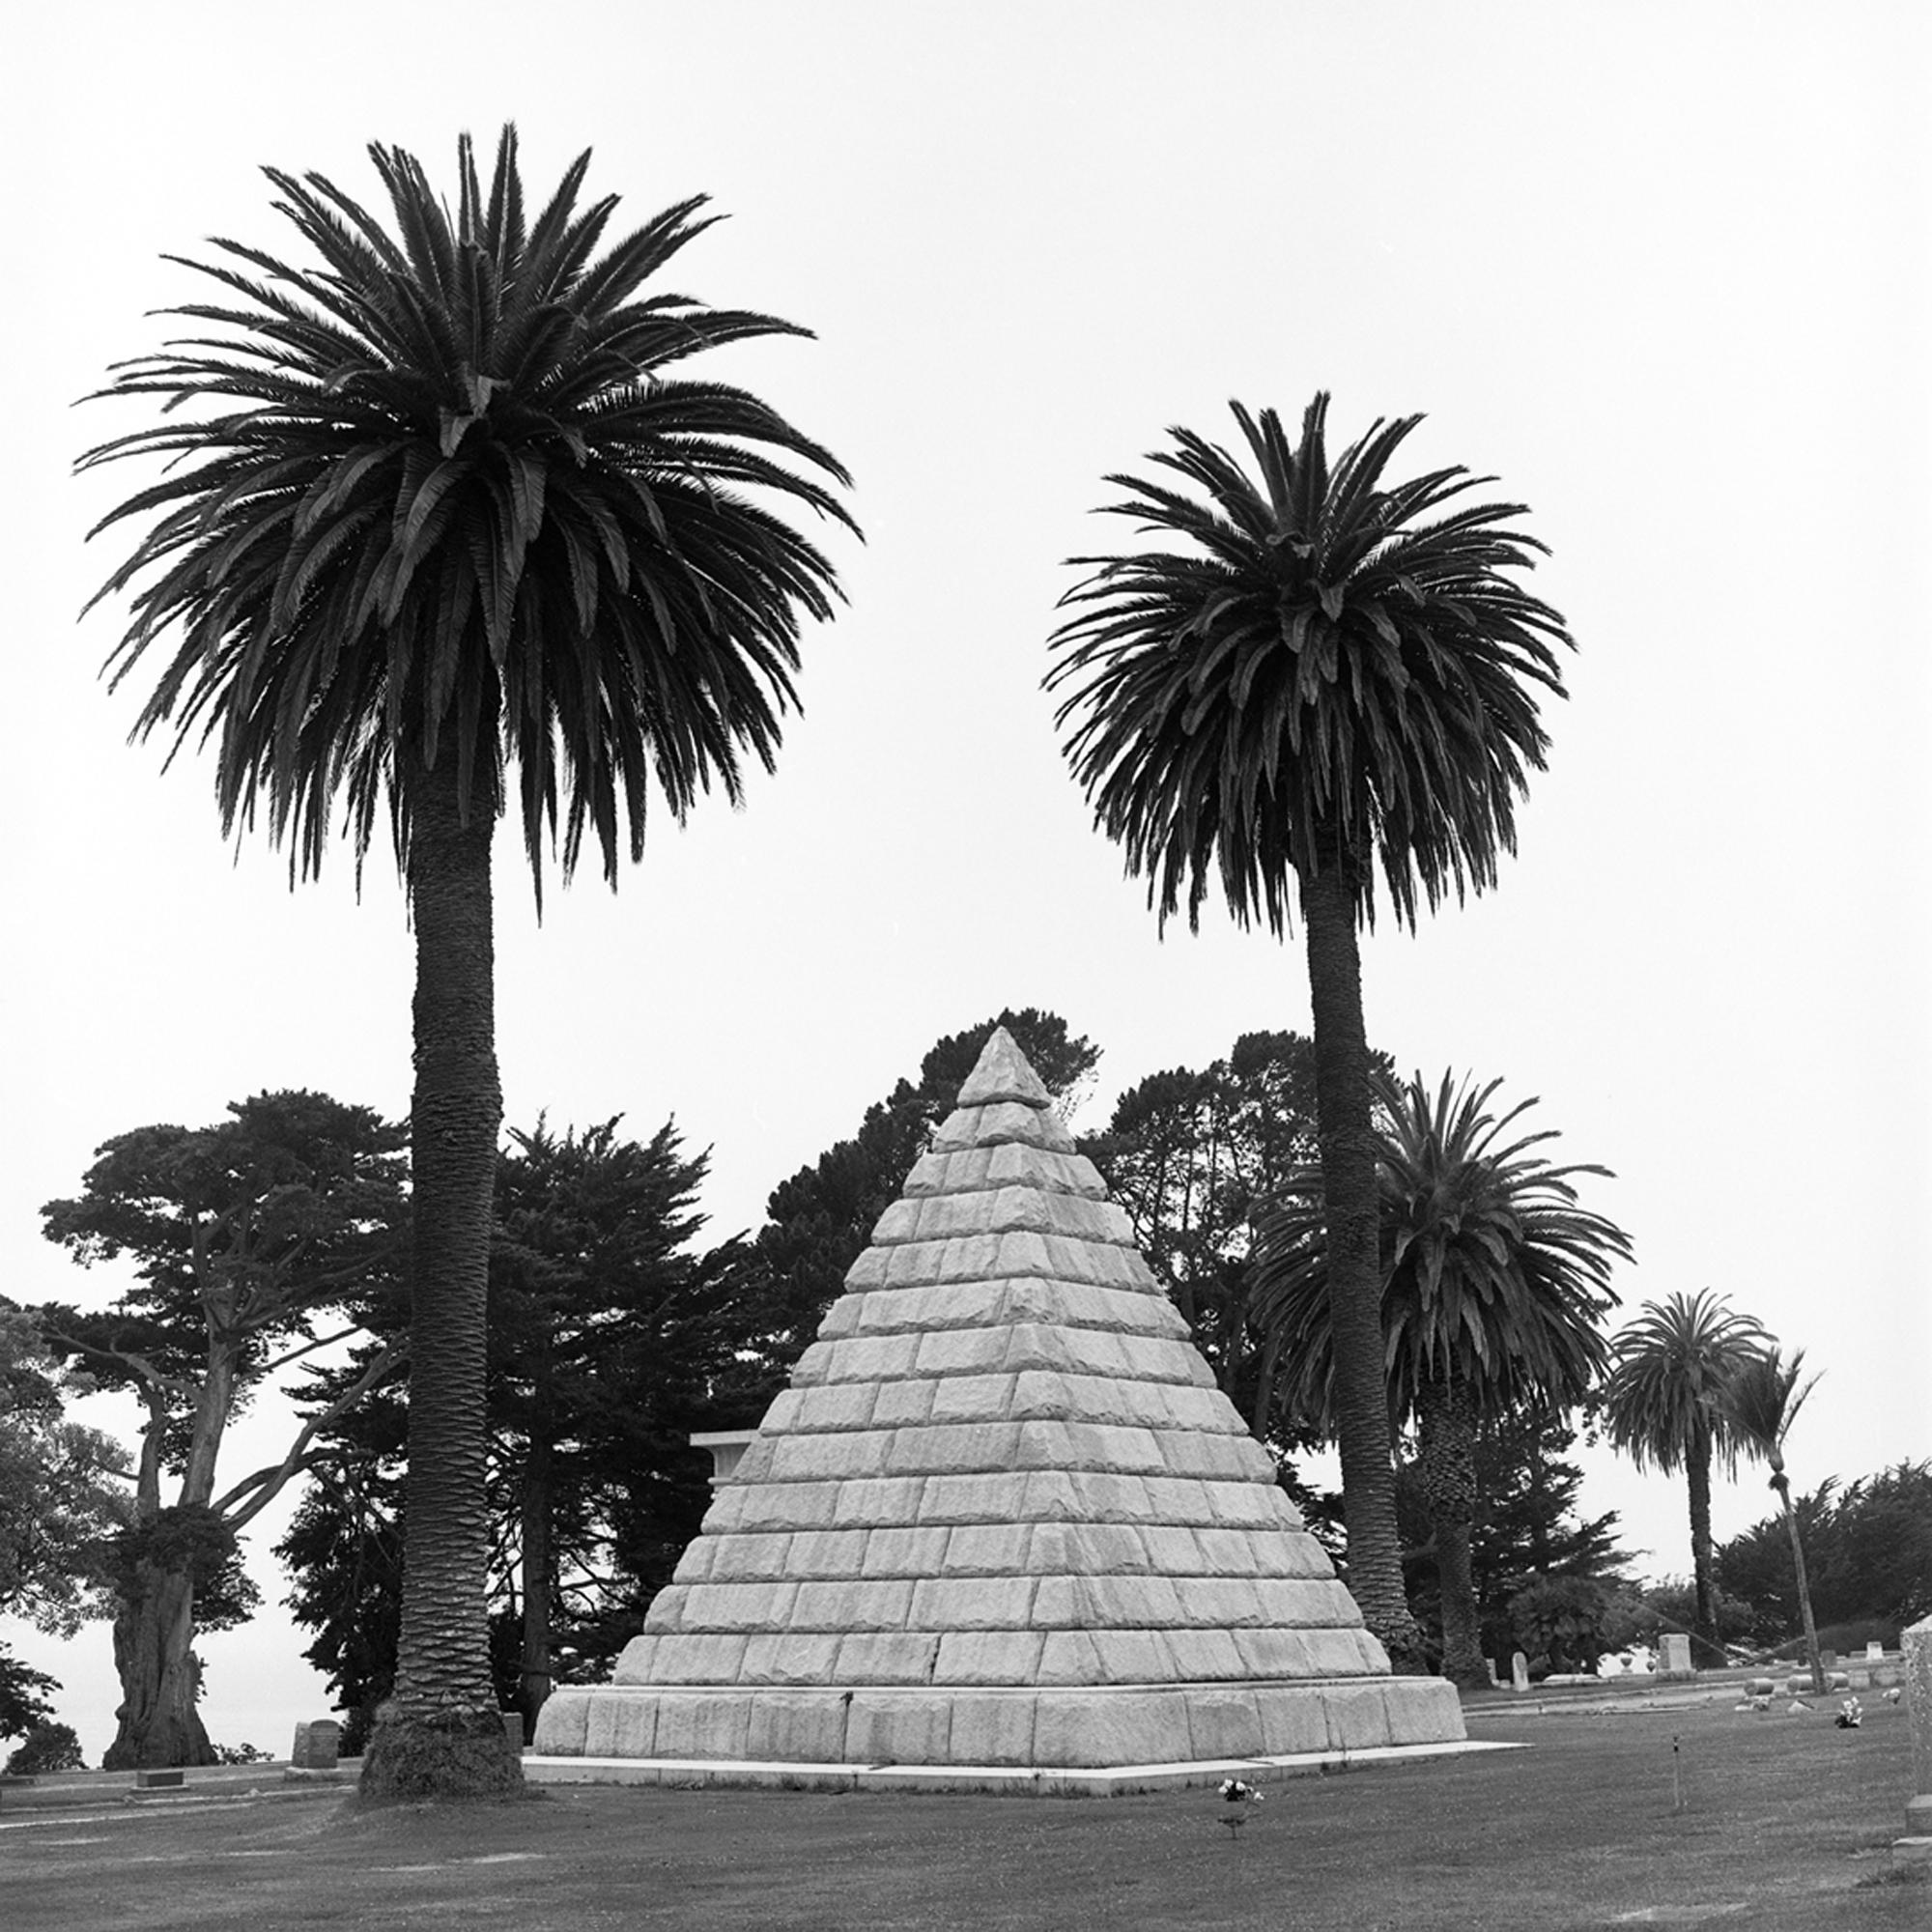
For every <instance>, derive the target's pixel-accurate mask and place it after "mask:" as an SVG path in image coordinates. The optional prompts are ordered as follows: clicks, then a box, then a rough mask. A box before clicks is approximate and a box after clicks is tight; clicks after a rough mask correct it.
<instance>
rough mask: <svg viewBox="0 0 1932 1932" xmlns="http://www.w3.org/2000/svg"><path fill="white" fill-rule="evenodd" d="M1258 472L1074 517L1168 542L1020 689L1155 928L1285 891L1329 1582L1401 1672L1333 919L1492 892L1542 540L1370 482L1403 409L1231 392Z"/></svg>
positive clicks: (1352, 958)
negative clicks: (1312, 1130) (1358, 417)
mask: <svg viewBox="0 0 1932 1932" xmlns="http://www.w3.org/2000/svg"><path fill="white" fill-rule="evenodd" d="M1233 408H1234V412H1235V419H1236V423H1237V424H1238V425H1239V427H1240V431H1241V436H1242V439H1243V440H1244V441H1245V443H1246V445H1247V454H1248V456H1249V458H1250V459H1251V460H1252V463H1253V466H1254V470H1255V471H1256V472H1258V475H1257V474H1254V473H1250V470H1249V469H1247V468H1245V467H1244V466H1243V464H1242V462H1241V461H1240V460H1238V459H1237V458H1236V457H1235V456H1232V455H1230V454H1229V452H1228V451H1227V450H1225V449H1222V448H1220V447H1219V446H1218V445H1216V444H1214V443H1212V442H1209V441H1208V440H1207V439H1206V438H1204V437H1201V436H1199V435H1197V434H1195V433H1194V432H1193V431H1191V430H1186V429H1176V430H1174V431H1172V432H1171V434H1172V436H1173V438H1174V442H1175V447H1174V448H1172V449H1165V450H1156V451H1154V452H1153V453H1152V454H1151V456H1150V457H1149V458H1148V461H1149V462H1151V463H1152V464H1154V465H1156V466H1157V467H1158V469H1160V470H1161V471H1162V472H1164V474H1165V476H1167V477H1170V478H1174V479H1178V482H1177V483H1170V482H1168V481H1164V480H1160V479H1158V478H1156V479H1153V480H1149V479H1144V478H1140V477H1135V476H1130V475H1115V476H1110V477H1109V478H1108V479H1107V480H1108V481H1109V482H1110V483H1112V484H1114V485H1116V486H1118V487H1119V488H1121V489H1122V490H1124V491H1126V492H1127V493H1128V495H1127V496H1126V497H1125V498H1124V499H1122V500H1119V501H1115V502H1111V503H1108V504H1106V505H1104V506H1103V508H1104V509H1105V510H1106V512H1107V513H1108V514H1111V515H1117V516H1123V517H1128V518H1131V519H1132V520H1133V521H1134V522H1135V523H1136V524H1137V525H1139V526H1142V527H1143V528H1146V529H1150V530H1151V531H1153V532H1155V533H1157V534H1159V535H1161V536H1165V537H1173V538H1177V539H1179V542H1180V544H1181V545H1182V548H1179V549H1176V550H1159V549H1156V550H1143V551H1139V552H1135V553H1130V554H1124V555H1112V556H1087V557H1076V558H1074V559H1072V561H1073V562H1074V563H1075V564H1076V565H1078V566H1083V567H1091V574H1090V575H1088V576H1087V577H1085V578H1083V579H1082V580H1081V581H1080V582H1078V583H1077V584H1076V585H1075V586H1074V587H1073V588H1072V589H1071V590H1070V591H1068V592H1067V593H1066V595H1065V598H1064V599H1063V600H1062V602H1063V605H1064V606H1065V607H1066V608H1068V609H1069V610H1070V611H1071V614H1070V615H1069V616H1068V617H1067V618H1066V619H1065V621H1064V622H1063V623H1062V624H1061V625H1060V627H1059V628H1058V630H1056V632H1055V633H1054V636H1053V645H1052V647H1053V648H1054V649H1055V650H1056V651H1058V652H1059V653H1060V655H1059V657H1058V660H1057V662H1056V663H1055V665H1054V667H1053V668H1052V669H1051V670H1050V671H1049V672H1048V674H1047V678H1046V683H1047V685H1048V687H1049V688H1062V687H1065V688H1066V690H1067V696H1065V701H1064V702H1063V703H1062V705H1061V707H1060V710H1059V712H1058V714H1057V717H1058V722H1059V724H1060V725H1062V726H1063V727H1064V728H1065V729H1066V737H1065V754H1066V758H1067V761H1068V763H1069V765H1070V766H1071V768H1072V772H1073V776H1074V778H1075V780H1076V781H1078V782H1079V784H1080V786H1081V787H1082V789H1083V790H1084V791H1085V793H1086V795H1087V798H1088V801H1089V803H1090V804H1091V805H1092V807H1093V809H1094V818H1095V821H1096V823H1097V824H1098V825H1099V827H1100V829H1101V830H1102V831H1103V832H1105V834H1106V835H1107V836H1108V837H1109V838H1113V839H1116V840H1118V841H1119V842H1120V843H1121V844H1122V846H1123V847H1124V849H1125V855H1126V863H1127V868H1128V870H1129V871H1130V872H1135V873H1139V874H1141V875H1143V876H1145V877H1146V879H1147V881H1148V899H1149V903H1150V904H1151V906H1153V907H1154V908H1155V909H1156V911H1157V914H1158V917H1159V920H1160V922H1161V923H1162V925H1163V926H1164V925H1165V923H1166V922H1167V921H1168V920H1169V919H1170V918H1171V917H1172V916H1173V915H1174V914H1175V912H1176V911H1177V910H1178V909H1179V906H1180V904H1181V902H1182V899H1183V897H1184V899H1185V901H1186V906H1187V917H1188V923H1189V924H1190V926H1198V924H1199V922H1200V914H1201V907H1202V905H1203V903H1204V902H1205V900H1206V899H1207V896H1208V880H1209V875H1210V871H1211V872H1213V873H1217V874H1218V876H1219V879H1220V883H1221V890H1222V892H1223V893H1224V894H1225V895H1226V897H1227V900H1228V904H1229V907H1230V909H1231V910H1232V911H1233V913H1234V915H1235V917H1236V921H1237V922H1238V923H1241V924H1242V925H1246V924H1248V923H1251V922H1252V921H1254V920H1256V919H1262V920H1264V921H1265V922H1266V924H1267V926H1268V928H1269V930H1270V931H1272V932H1273V933H1274V934H1275V935H1276V936H1277V937H1280V936H1282V934H1283V933H1284V932H1285V930H1286V927H1287V925H1288V923H1289V920H1290V912H1291V899H1292V898H1293V899H1298V902H1299V905H1300V911H1301V923H1302V929H1303V934H1304V937H1305V943H1306V948H1307V957H1308V980H1309V991H1310V995H1311V1003H1312V1010H1313V1019H1314V1035H1315V1051H1316V1114H1317V1122H1318V1139H1319V1141H1320V1144H1321V1176H1322V1195H1323V1201H1324V1204H1325V1209H1326V1213H1327V1216H1328V1241H1329V1253H1330V1257H1331V1266H1330V1273H1329V1293H1330V1295H1331V1298H1332V1300H1333V1304H1334V1312H1333V1320H1334V1329H1335V1341H1336V1362H1337V1378H1338V1385H1337V1405H1338V1420H1339V1423H1340V1428H1341V1454H1342V1482H1343V1490H1344V1492H1345V1496H1346V1501H1347V1509H1348V1520H1349V1564H1350V1584H1351V1587H1352V1588H1353V1589H1354V1591H1355V1595H1356V1600H1357V1602H1358V1603H1359V1604H1360V1605H1361V1608H1362V1612H1363V1615H1364V1617H1365V1619H1366V1621H1367V1622H1368V1624H1369V1627H1370V1628H1371V1629H1372V1630H1373V1631H1375V1632H1376V1634H1378V1635H1379V1636H1380V1637H1381V1638H1382V1640H1383V1641H1384V1643H1386V1644H1387V1645H1388V1646H1389V1649H1390V1651H1391V1654H1392V1655H1394V1656H1395V1657H1396V1658H1397V1659H1398V1660H1399V1661H1410V1662H1412V1661H1418V1660H1419V1646H1418V1642H1417V1636H1416V1632H1415V1626H1414V1623H1413V1620H1412V1619H1411V1618H1410V1616H1409V1613H1408V1605H1407V1603H1406V1599H1405V1597H1404V1594H1403V1587H1402V1560H1401V1551H1400V1548H1399V1546H1398V1543H1397V1537H1396V1523H1395V1478H1394V1469H1393V1462H1392V1450H1391V1444H1390V1437H1389V1425H1388V1413H1387V1407H1386V1404H1385V1402H1384V1399H1383V1389H1382V1369H1381V1356H1382V1350H1381V1337H1380V1335H1379V1334H1378V1332H1377V1326H1376V1310H1377V1306H1378V1299H1379V1295H1380V1288H1381V1284H1380V1279H1379V1268H1378V1260H1377V1208H1376V1148H1375V1134H1374V1130H1373V1127H1372V1124H1371V1122H1370V1102H1369V1072H1370V1061H1369V1050H1368V1041H1367V1037H1366V1036H1365V1033H1364V1030H1363V1021H1362V987H1361V958H1360V952H1359V950H1358V947H1357V943H1356V931H1357V927H1358V926H1359V925H1361V924H1362V923H1370V924H1373V922H1374V917H1375V910H1376V884H1375V872H1376V868H1377V866H1378V864H1379V866H1380V869H1381V874H1382V879H1383V883H1384V887H1385V890H1386V893H1387V895H1388V903H1389V905H1390V907H1391V908H1392V909H1393V911H1394V913H1395V916H1396V919H1397V921H1398V923H1404V924H1413V923H1414V921H1415V918H1416V913H1417V908H1418V905H1419V903H1420V902H1421V901H1422V900H1425V899H1426V900H1427V901H1428V903H1429V904H1430V905H1431V906H1434V905H1435V904H1436V903H1438V902H1439V901H1440V899H1441V898H1442V896H1443V895H1444V894H1445V893H1446V892H1448V891H1449V890H1450V889H1451V888H1452V887H1453V888H1454V890H1455V892H1456V894H1457V896H1458V897H1459V898H1460V897H1461V896H1462V895H1463V892H1464V891H1465V890H1467V889H1471V888H1473V889H1476V890H1481V889H1482V888H1483V887H1485V886H1488V885H1490V884H1492V883H1493V881H1494V878H1495V872H1496V855H1497V853H1498V852H1499V851H1508V850H1512V849H1514V846H1515V840H1516V824H1515V801H1516V798H1517V796H1518V795H1519V794H1520V792H1521V791H1522V790H1523V789H1524V787H1525V784H1526V769H1527V768H1528V767H1531V766H1537V767H1540V766H1541V765H1542V764H1543V761H1544V752H1545V748H1546V745H1547V742H1548V741H1547V739H1546V736H1545V733H1544V731H1543V727H1542V725H1540V723H1539V722H1538V712H1537V701H1536V695H1535V694H1536V691H1537V689H1538V688H1540V689H1542V690H1543V691H1547V692H1548V693H1550V694H1552V695H1555V696H1561V695H1562V692H1563V686H1562V680H1561V677H1560V676H1559V674H1558V668H1557V659H1556V654H1555V650H1554V646H1555V645H1557V644H1566V645H1567V644H1569V643H1570V642H1571V639H1570V637H1569V634H1568V633H1567V632H1566V631H1565V629H1564V628H1563V622H1562V619H1561V618H1560V617H1559V616H1558V614H1557V613H1556V612H1555V611H1552V610H1551V609H1550V608H1549V607H1548V605H1547V604H1544V603H1541V602H1540V601H1539V600H1538V599H1536V598H1534V597H1532V596H1530V595H1529V594H1528V592H1527V591H1526V590H1524V589H1523V588H1522V587H1521V585H1520V583H1519V582H1517V581H1516V580H1515V579H1514V578H1513V577H1512V576H1510V575H1508V574H1507V573H1509V572H1512V571H1515V570H1521V569H1527V568H1529V567H1530V566H1531V565H1532V564H1533V562H1534V560H1535V559H1534V555H1533V553H1534V552H1537V551H1540V550H1541V549H1542V548H1543V546H1542V545H1540V544H1538V543H1537V542H1536V541H1535V540H1534V539H1533V538H1531V537H1528V536H1525V535H1523V534H1521V533H1520V532H1518V531H1516V530H1514V529H1512V528H1510V527H1508V526H1509V525H1510V523H1511V522H1512V520H1513V519H1515V518H1516V517H1518V516H1520V515H1522V514H1524V512H1523V510H1522V507H1521V506H1520V505H1519V504H1508V503H1490V504H1481V505H1470V504H1467V503H1465V502H1463V501H1462V500H1460V499H1462V498H1463V496H1464V493H1465V492H1467V491H1469V490H1471V489H1473V488H1475V487H1477V486H1478V485H1479V484H1481V483H1483V482H1485V481H1488V480H1490V479H1487V478H1480V477H1472V476H1471V475H1469V473H1468V472H1467V471H1466V470H1464V469H1461V468H1454V469H1435V470H1430V471H1428V472H1426V473H1425V474H1423V475H1420V476H1417V477H1415V478H1413V479H1411V480H1410V481H1408V482H1405V483H1385V482H1384V480H1383V472H1384V470H1385V469H1387V467H1388V464H1389V461H1390V459H1391V458H1392V457H1393V456H1394V455H1395V453H1396V451H1397V450H1398V449H1399V448H1400V446H1401V444H1402V443H1403V441H1404V440H1406V438H1407V437H1408V435H1409V434H1410V432H1411V431H1412V430H1413V429H1414V428H1415V426H1416V425H1417V423H1419V422H1420V421H1421V420H1422V418H1421V417H1420V416H1404V417H1400V418H1398V419H1397V420H1395V421H1393V422H1382V421H1378V422H1376V423H1375V424H1374V425H1372V426H1371V428H1370V429H1369V431H1368V432H1367V434H1365V435H1364V436H1363V437H1362V438H1361V439H1360V440H1357V441H1356V442H1354V443H1352V444H1350V447H1349V448H1348V449H1347V450H1346V451H1345V452H1344V453H1343V454H1342V456H1341V458H1340V460H1339V461H1337V462H1335V463H1333V464H1331V463H1330V462H1329V458H1328V447H1327V430H1326V425H1327V414H1328V398H1327V396H1326V395H1324V394H1318V395H1317V396H1316V398H1315V400H1314V401H1313V402H1312V403H1310V405H1309V406H1308V409H1307V412H1306V413H1305V414H1304V415H1303V417H1302V424H1301V435H1300V439H1299V440H1298V441H1291V440H1290V439H1289V436H1288V434H1287V432H1286V431H1285V430H1284V429H1283V427H1282V424H1281V420H1280V418H1279V417H1278V416H1277V415H1276V413H1275V412H1273V411H1272V410H1264V411H1263V412H1261V414H1260V416H1259V417H1257V416H1255V415H1252V414H1250V412H1248V411H1247V410H1245V409H1244V408H1242V407H1241V406H1240V405H1239V404H1238V403H1236V404H1235V405H1234V406H1233Z"/></svg>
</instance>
